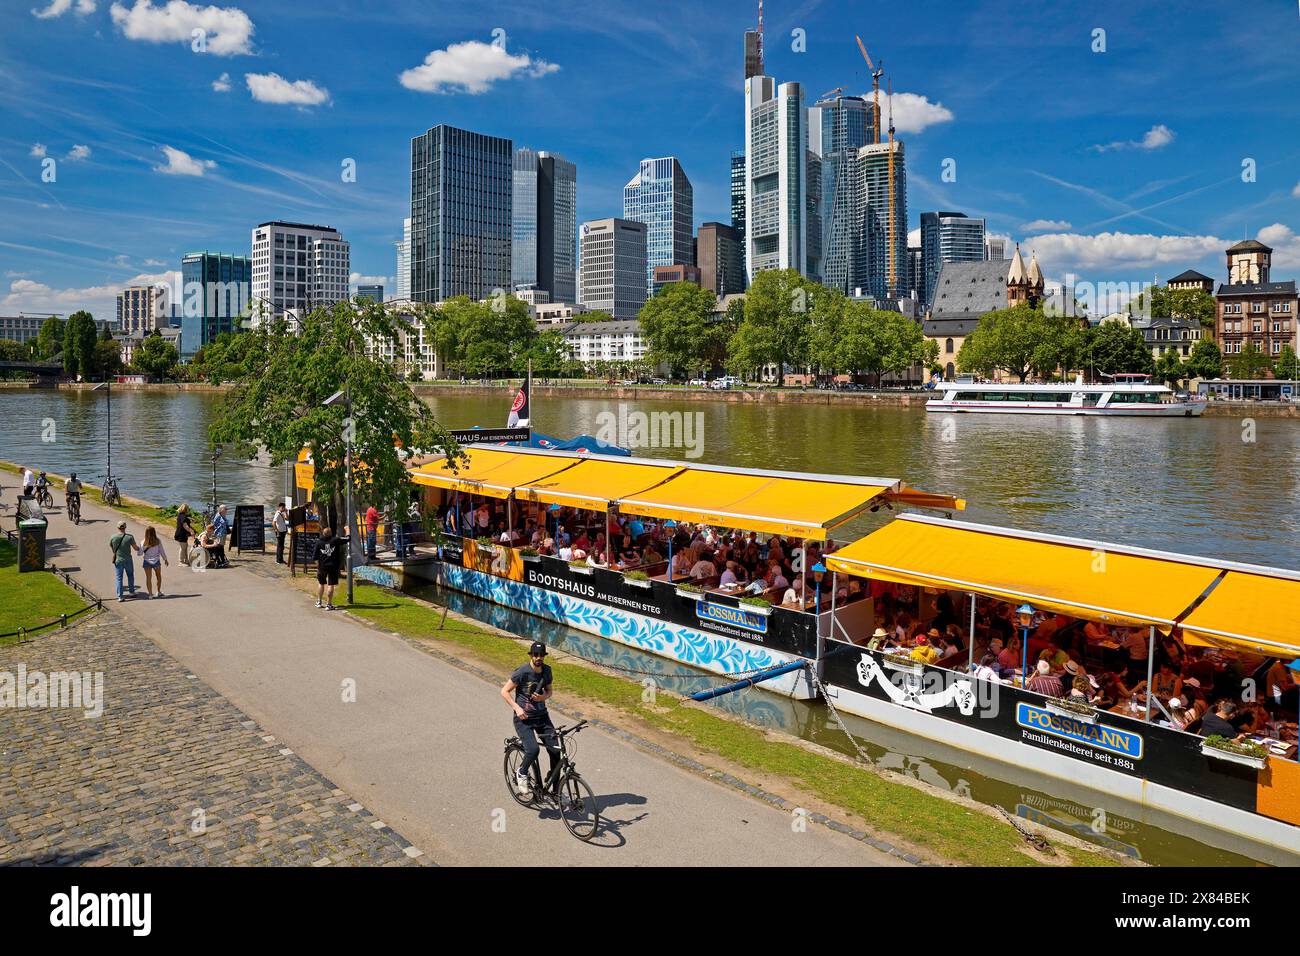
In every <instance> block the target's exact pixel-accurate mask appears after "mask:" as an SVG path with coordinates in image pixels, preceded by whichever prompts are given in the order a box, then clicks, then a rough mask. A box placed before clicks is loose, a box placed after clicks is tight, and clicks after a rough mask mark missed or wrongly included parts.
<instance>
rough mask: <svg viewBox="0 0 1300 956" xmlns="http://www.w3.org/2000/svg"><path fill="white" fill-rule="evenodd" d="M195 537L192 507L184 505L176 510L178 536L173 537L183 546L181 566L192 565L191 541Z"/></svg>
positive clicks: (181, 548) (181, 549)
mask: <svg viewBox="0 0 1300 956" xmlns="http://www.w3.org/2000/svg"><path fill="white" fill-rule="evenodd" d="M194 536H195V533H194V525H193V524H191V523H190V506H189V505H186V504H183V505H181V506H180V507H179V508H177V509H176V534H175V535H173V537H174V538H175V539H176V541H177V543H178V544H179V545H180V546H181V547H180V560H181V564H189V563H190V539H191V538H193V537H194Z"/></svg>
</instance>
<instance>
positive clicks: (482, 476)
mask: <svg viewBox="0 0 1300 956" xmlns="http://www.w3.org/2000/svg"><path fill="white" fill-rule="evenodd" d="M467 455H468V461H467V462H464V463H462V464H461V465H460V467H459V468H457V469H455V470H453V469H452V468H450V467H448V465H447V462H446V460H439V461H436V462H430V463H428V464H426V465H424V466H422V467H420V468H417V469H415V470H414V471H412V472H411V480H412V481H413V482H415V483H416V484H417V485H429V486H431V487H434V488H447V489H450V490H454V491H463V492H465V493H467V494H473V495H486V496H487V497H489V498H508V497H510V494H511V492H513V491H514V490H515V488H516V487H517V486H519V485H527V484H533V483H535V482H537V481H540V480H541V479H542V478H545V477H547V476H548V475H553V474H555V473H556V472H558V471H563V470H564V469H566V468H572V467H573V466H574V465H576V464H577V463H578V462H579V461H581V460H582V459H579V458H549V457H544V456H539V455H527V454H521V453H519V452H517V451H495V450H492V449H487V448H475V449H473V450H471V451H468V452H467Z"/></svg>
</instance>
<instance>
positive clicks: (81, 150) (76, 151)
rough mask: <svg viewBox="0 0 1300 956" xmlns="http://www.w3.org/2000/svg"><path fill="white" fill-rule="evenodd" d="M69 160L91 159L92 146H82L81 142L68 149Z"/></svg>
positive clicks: (71, 161)
mask: <svg viewBox="0 0 1300 956" xmlns="http://www.w3.org/2000/svg"><path fill="white" fill-rule="evenodd" d="M67 159H68V162H70V163H76V162H80V161H81V160H83V159H90V147H89V146H82V145H81V144H80V143H77V144H75V145H74V146H73V147H72V149H70V150H68V157H67Z"/></svg>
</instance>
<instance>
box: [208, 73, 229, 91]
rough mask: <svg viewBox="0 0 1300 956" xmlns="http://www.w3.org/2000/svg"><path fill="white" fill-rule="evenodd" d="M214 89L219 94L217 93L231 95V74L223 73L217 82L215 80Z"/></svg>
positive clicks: (213, 82)
mask: <svg viewBox="0 0 1300 956" xmlns="http://www.w3.org/2000/svg"><path fill="white" fill-rule="evenodd" d="M212 89H213V90H214V91H215V92H217V93H229V92H230V74H229V73H222V74H221V75H220V76H219V77H217V78H216V79H215V80H213V81H212Z"/></svg>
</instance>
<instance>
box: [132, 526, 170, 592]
mask: <svg viewBox="0 0 1300 956" xmlns="http://www.w3.org/2000/svg"><path fill="white" fill-rule="evenodd" d="M140 555H141V556H140V566H141V567H143V568H144V589H145V590H146V591H147V592H148V593H149V597H151V598H154V597H162V596H163V589H162V566H163V565H164V564H165V565H167V566H168V567H171V562H170V561H168V560H167V552H166V551H164V550H163V546H162V542H161V541H159V540H158V531H157V529H156V528H154V526H153V525H150V526H149V527H147V528H145V529H144V542H143V544H142V545H141V550H140ZM155 581H156V582H157V586H158V593H157V594H155V593H154V582H155Z"/></svg>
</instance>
